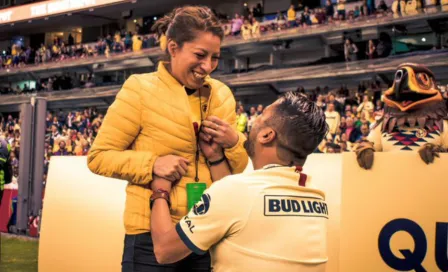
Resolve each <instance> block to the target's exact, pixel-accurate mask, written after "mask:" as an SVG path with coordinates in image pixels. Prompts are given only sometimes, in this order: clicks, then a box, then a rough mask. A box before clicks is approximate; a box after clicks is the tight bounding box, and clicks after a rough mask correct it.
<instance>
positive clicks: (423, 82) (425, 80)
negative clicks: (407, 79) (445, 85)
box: [417, 73, 432, 89]
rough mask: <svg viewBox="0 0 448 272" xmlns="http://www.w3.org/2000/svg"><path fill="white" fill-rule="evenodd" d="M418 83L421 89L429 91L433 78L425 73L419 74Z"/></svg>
mask: <svg viewBox="0 0 448 272" xmlns="http://www.w3.org/2000/svg"><path fill="white" fill-rule="evenodd" d="M417 81H418V84H419V85H420V87H422V88H424V89H429V88H431V82H432V81H431V78H430V77H429V76H428V75H427V74H425V73H418V74H417Z"/></svg>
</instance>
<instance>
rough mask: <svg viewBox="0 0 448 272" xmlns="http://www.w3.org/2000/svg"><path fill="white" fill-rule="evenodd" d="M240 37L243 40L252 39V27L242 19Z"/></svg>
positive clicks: (247, 21) (246, 20)
mask: <svg viewBox="0 0 448 272" xmlns="http://www.w3.org/2000/svg"><path fill="white" fill-rule="evenodd" d="M241 36H243V39H245V40H247V39H250V38H252V25H251V24H250V22H249V20H248V19H244V23H243V25H242V26H241Z"/></svg>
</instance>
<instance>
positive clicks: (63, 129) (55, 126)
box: [0, 108, 104, 187]
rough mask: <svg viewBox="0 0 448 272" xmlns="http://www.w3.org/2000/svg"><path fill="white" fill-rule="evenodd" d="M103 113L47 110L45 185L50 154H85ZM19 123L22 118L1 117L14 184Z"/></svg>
mask: <svg viewBox="0 0 448 272" xmlns="http://www.w3.org/2000/svg"><path fill="white" fill-rule="evenodd" d="M103 117H104V114H103V113H100V112H99V111H98V110H97V109H96V108H87V109H84V110H81V111H70V112H63V111H61V110H60V111H59V112H57V113H56V112H48V113H47V117H46V135H45V143H44V145H45V154H44V158H43V160H44V176H43V182H44V184H45V182H46V177H47V172H48V167H49V162H50V158H51V157H52V156H86V155H87V153H88V152H89V149H90V146H91V144H92V143H93V141H94V140H95V136H96V134H97V133H98V129H99V128H100V126H101V123H102V121H103ZM20 125H21V120H20V119H18V118H13V116H12V115H8V117H7V118H5V117H4V116H2V117H1V122H0V130H1V136H2V137H4V138H5V139H6V140H7V142H8V143H9V144H10V146H11V153H10V156H11V157H10V158H11V160H10V162H11V164H12V168H13V176H14V178H13V182H12V184H11V185H9V186H13V187H14V186H17V177H18V173H19V172H18V166H19V160H20V129H21V128H20Z"/></svg>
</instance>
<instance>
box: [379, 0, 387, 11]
mask: <svg viewBox="0 0 448 272" xmlns="http://www.w3.org/2000/svg"><path fill="white" fill-rule="evenodd" d="M388 10H389V8H388V7H387V5H386V2H384V0H381V1H380V4H379V5H378V11H380V12H387V11H388Z"/></svg>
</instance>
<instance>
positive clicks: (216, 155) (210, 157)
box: [207, 152, 224, 162]
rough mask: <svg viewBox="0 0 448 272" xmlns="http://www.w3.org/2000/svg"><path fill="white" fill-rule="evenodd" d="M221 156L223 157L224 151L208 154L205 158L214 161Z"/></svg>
mask: <svg viewBox="0 0 448 272" xmlns="http://www.w3.org/2000/svg"><path fill="white" fill-rule="evenodd" d="M223 157H224V152H218V153H215V154H213V155H212V156H209V157H208V158H207V160H208V161H209V162H215V161H219V160H220V159H222V158H223Z"/></svg>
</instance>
